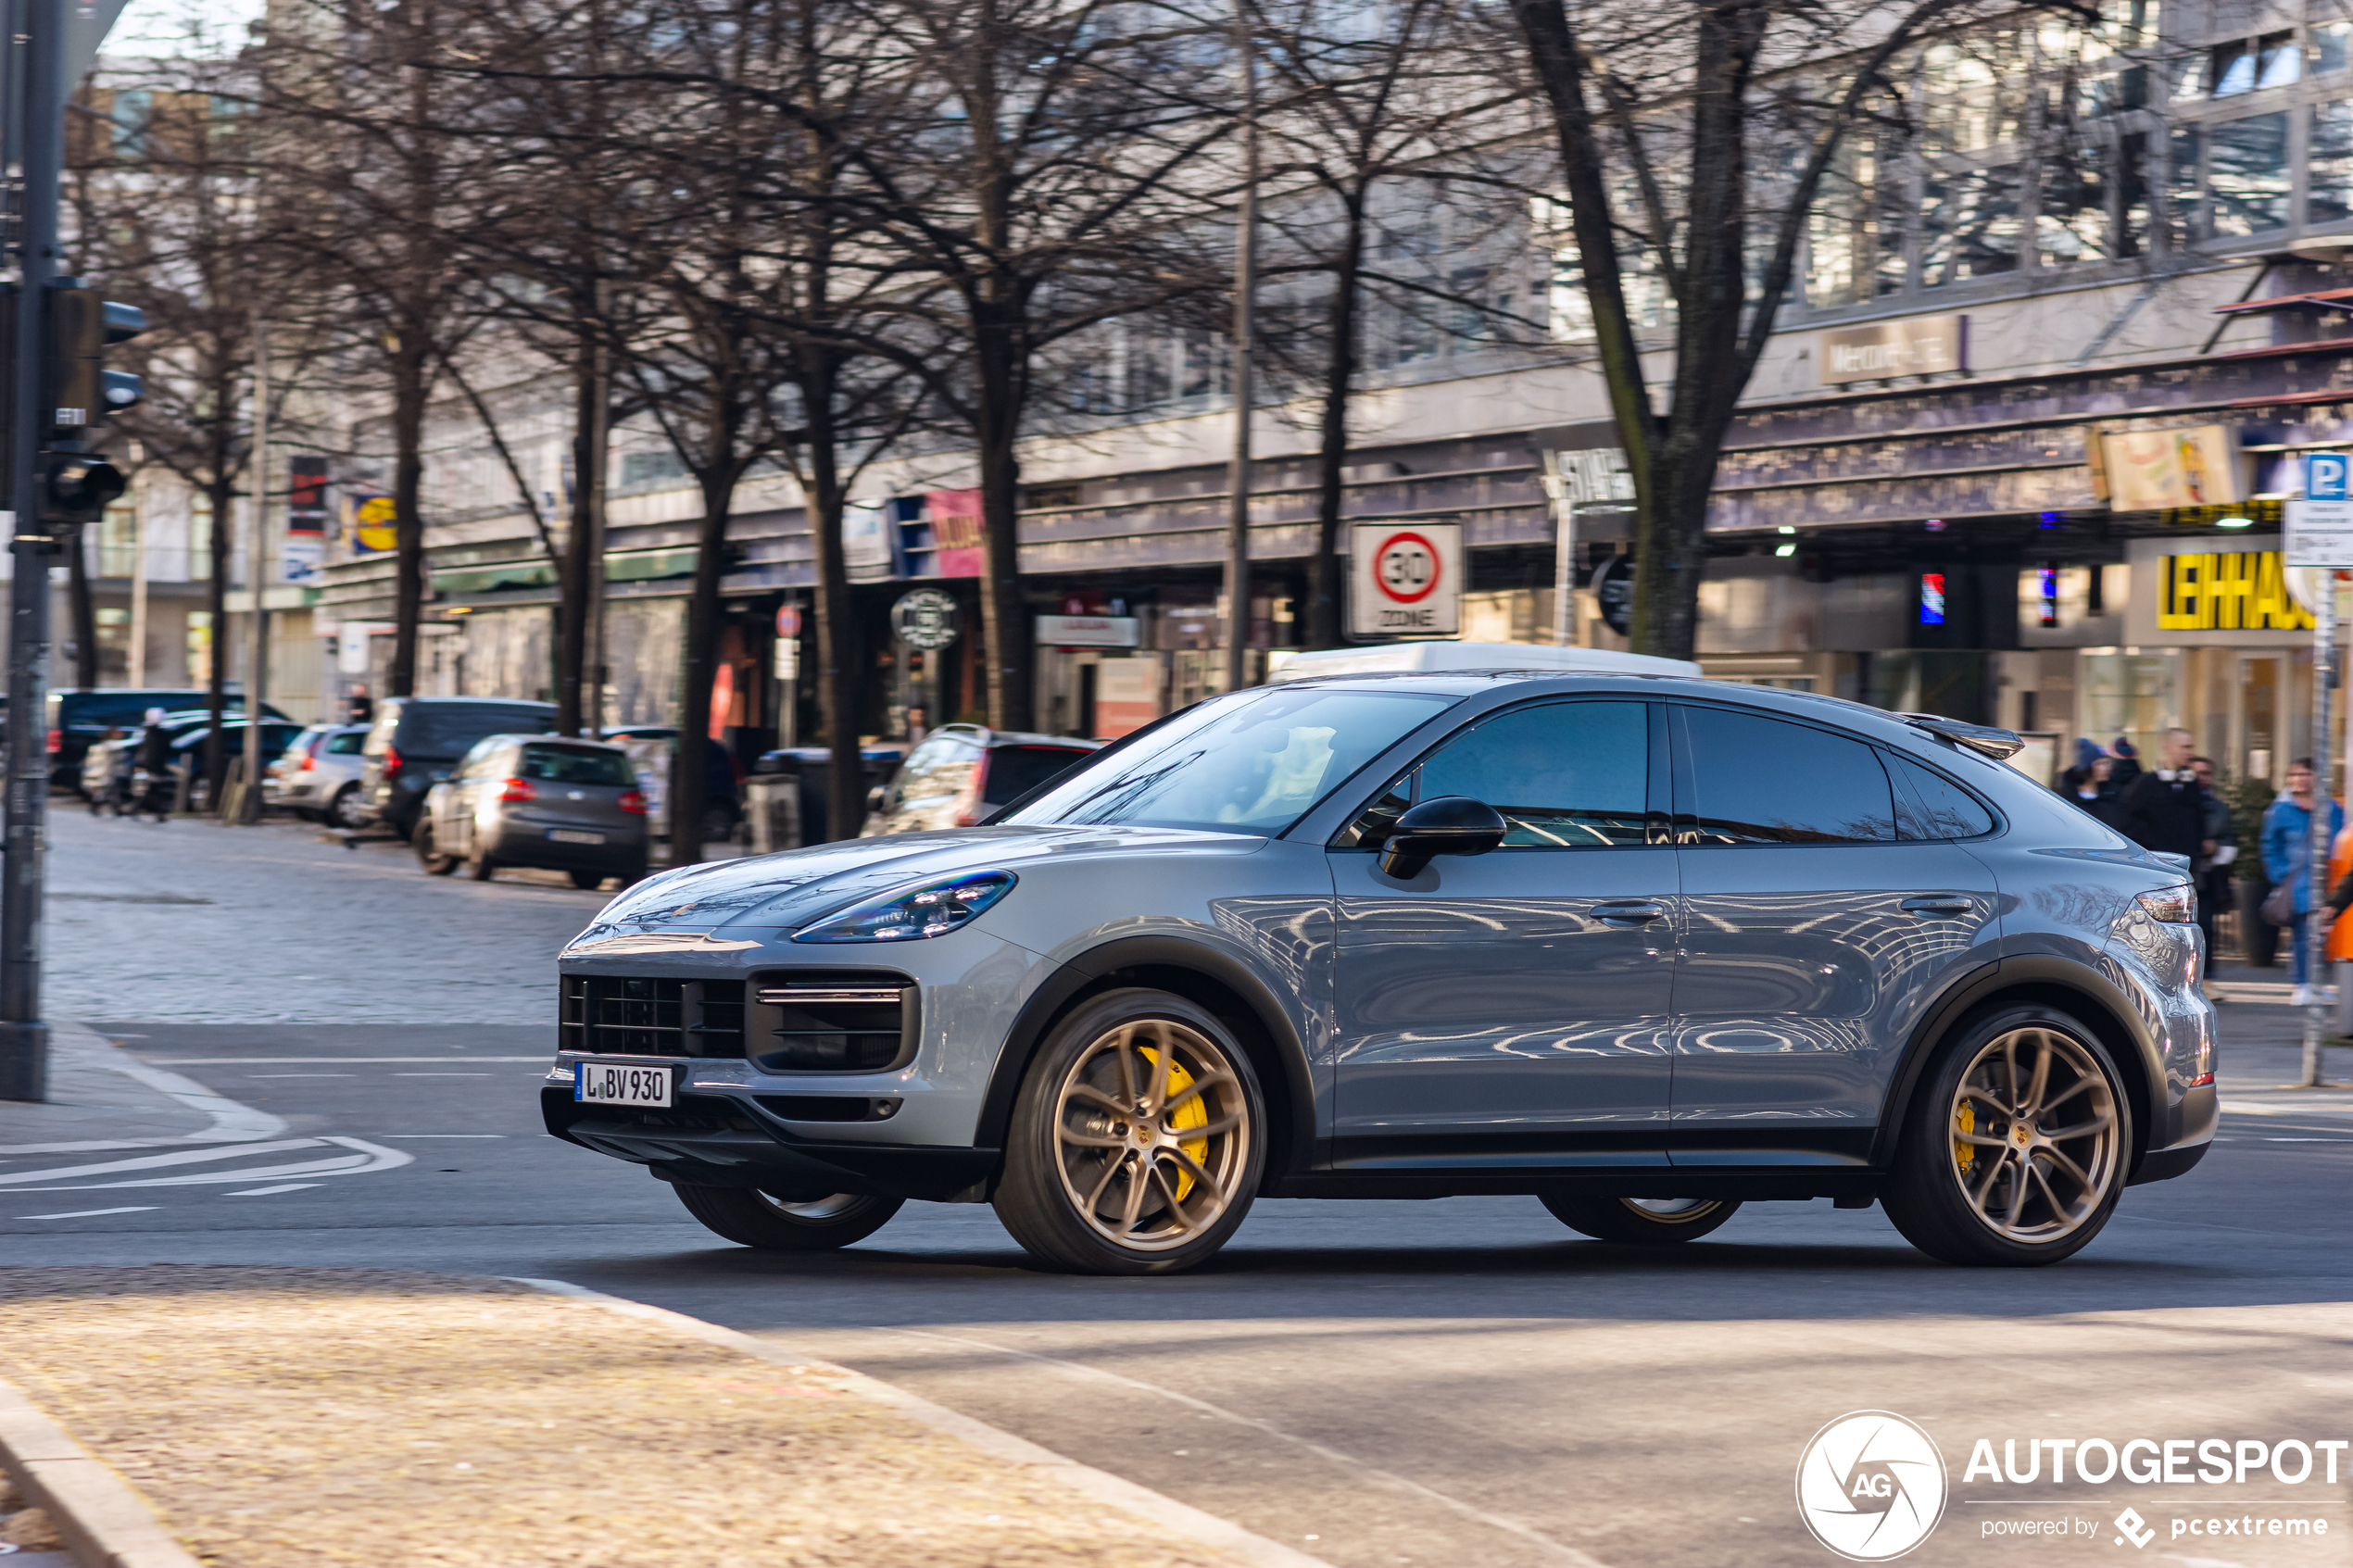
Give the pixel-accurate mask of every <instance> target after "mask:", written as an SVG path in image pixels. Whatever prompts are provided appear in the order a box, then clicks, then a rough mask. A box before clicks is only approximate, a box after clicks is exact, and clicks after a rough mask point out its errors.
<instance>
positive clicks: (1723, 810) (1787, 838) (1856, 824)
mask: <svg viewBox="0 0 2353 1568" xmlns="http://www.w3.org/2000/svg"><path fill="white" fill-rule="evenodd" d="M1683 712H1684V723H1685V725H1686V730H1685V734H1688V735H1689V736H1690V738H1691V747H1692V759H1691V760H1692V786H1693V787H1694V788H1695V789H1696V790H1697V791H1698V793H1699V800H1698V802H1697V808H1698V813H1699V824H1698V825H1699V841H1700V842H1701V843H1703V844H1877V843H1884V842H1888V841H1891V840H1893V839H1894V837H1895V803H1894V795H1893V793H1892V792H1891V790H1890V789H1889V786H1888V782H1887V770H1886V769H1884V768H1882V767H1881V766H1880V762H1879V758H1878V757H1877V755H1875V754H1874V753H1873V751H1872V749H1871V747H1870V746H1867V745H1865V744H1864V743H1863V742H1861V741H1859V740H1851V739H1848V738H1847V737H1845V736H1843V735H1834V734H1830V733H1829V732H1827V731H1824V730H1817V729H1813V728H1810V727H1808V726H1806V725H1804V724H1791V723H1785V722H1783V721H1780V720H1779V719H1768V718H1766V717H1765V716H1764V715H1762V714H1758V713H1738V712H1734V711H1731V710H1730V709H1722V708H1687V709H1684V710H1683ZM1678 809H1681V808H1680V807H1679V808H1678Z"/></svg>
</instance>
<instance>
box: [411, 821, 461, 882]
mask: <svg viewBox="0 0 2353 1568" xmlns="http://www.w3.org/2000/svg"><path fill="white" fill-rule="evenodd" d="M409 847H411V848H413V849H415V850H416V851H417V864H419V865H421V866H422V867H424V868H425V870H426V872H429V873H430V874H432V875H434V876H447V875H448V874H449V873H450V872H454V871H456V870H457V869H458V859H457V857H456V856H454V855H445V854H443V853H442V852H441V846H440V845H439V844H438V843H437V842H435V840H434V831H433V823H432V822H419V823H418V824H417V825H416V828H415V830H414V831H413V832H411V833H410V834H409Z"/></svg>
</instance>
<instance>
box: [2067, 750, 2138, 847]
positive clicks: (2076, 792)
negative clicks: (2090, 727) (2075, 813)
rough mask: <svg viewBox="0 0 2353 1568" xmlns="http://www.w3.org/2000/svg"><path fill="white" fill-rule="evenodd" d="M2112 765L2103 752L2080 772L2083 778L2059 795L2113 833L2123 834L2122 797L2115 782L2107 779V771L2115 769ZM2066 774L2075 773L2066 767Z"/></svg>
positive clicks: (2112, 760) (2113, 760) (2114, 761)
mask: <svg viewBox="0 0 2353 1568" xmlns="http://www.w3.org/2000/svg"><path fill="white" fill-rule="evenodd" d="M2115 763H2116V759H2115V758H2113V757H2110V756H2108V755H2107V754H2106V753H2105V752H2103V753H2101V754H2100V755H2099V756H2097V757H2095V758H2093V759H2092V761H2091V765H2090V766H2089V767H2088V768H2087V769H2085V770H2084V772H2083V775H2082V777H2081V778H2079V779H2077V780H2076V782H2075V783H2074V784H2072V785H2071V786H2070V787H2069V788H2068V789H2066V790H2065V791H2063V792H2062V794H2063V795H2064V797H2065V798H2067V799H2069V800H2071V801H2073V802H2074V803H2075V804H2076V805H2078V806H2080V807H2082V809H2084V810H2086V811H2088V812H2090V813H2091V814H2092V815H2093V816H2095V817H2096V818H2098V819H2099V820H2100V821H2101V822H2105V823H2107V824H2108V826H2109V827H2112V828H2114V829H2115V830H2116V831H2117V832H2119V833H2122V832H2123V831H2124V797H2123V796H2122V795H2121V794H2120V793H2119V792H2118V790H2117V787H2116V783H2115V781H2114V780H2113V779H2111V778H2109V777H2108V770H2109V769H2110V768H2111V767H2113V766H2115ZM2068 771H2069V772H2070V773H2073V772H2074V771H2075V770H2074V769H2072V768H2070V769H2069V770H2068Z"/></svg>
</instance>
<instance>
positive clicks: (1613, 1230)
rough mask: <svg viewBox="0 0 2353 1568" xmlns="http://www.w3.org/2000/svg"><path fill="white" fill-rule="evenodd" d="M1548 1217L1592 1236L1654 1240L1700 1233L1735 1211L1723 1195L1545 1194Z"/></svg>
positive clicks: (1735, 1206) (1680, 1238)
mask: <svg viewBox="0 0 2353 1568" xmlns="http://www.w3.org/2000/svg"><path fill="white" fill-rule="evenodd" d="M1542 1202H1543V1205H1544V1207H1545V1208H1547V1209H1549V1210H1552V1212H1553V1218H1554V1219H1555V1220H1558V1221H1559V1222H1560V1223H1562V1224H1564V1225H1567V1227H1568V1228H1569V1229H1570V1230H1573V1231H1575V1232H1577V1233H1578V1234H1579V1235H1580V1236H1592V1238H1593V1239H1594V1240H1595V1241H1626V1242H1636V1243H1644V1244H1650V1243H1657V1242H1664V1241H1691V1240H1693V1239H1695V1238H1697V1237H1699V1236H1705V1235H1706V1234H1707V1233H1708V1232H1710V1231H1712V1230H1714V1229H1715V1228H1716V1227H1717V1226H1718V1225H1720V1224H1722V1223H1724V1222H1725V1221H1727V1220H1729V1219H1730V1218H1731V1217H1732V1216H1733V1215H1734V1214H1735V1213H1737V1212H1738V1211H1739V1210H1740V1204H1739V1203H1737V1202H1736V1201H1734V1200H1733V1199H1731V1198H1594V1197H1592V1196H1590V1195H1588V1194H1585V1193H1547V1194H1546V1195H1545V1196H1544V1198H1542Z"/></svg>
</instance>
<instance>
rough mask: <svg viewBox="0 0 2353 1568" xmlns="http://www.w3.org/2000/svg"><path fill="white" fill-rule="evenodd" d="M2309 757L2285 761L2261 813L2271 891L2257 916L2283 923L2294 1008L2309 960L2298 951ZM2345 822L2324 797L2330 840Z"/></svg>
mask: <svg viewBox="0 0 2353 1568" xmlns="http://www.w3.org/2000/svg"><path fill="white" fill-rule="evenodd" d="M2313 783H2314V779H2313V773H2312V759H2310V758H2309V757H2299V758H2297V759H2296V760H2295V761H2293V762H2291V763H2289V764H2288V769H2287V787H2286V788H2285V789H2284V790H2282V791H2280V793H2279V796H2278V797H2277V798H2275V799H2274V800H2273V801H2272V802H2271V805H2270V806H2269V807H2267V808H2266V809H2264V812H2263V869H2264V871H2265V872H2268V873H2270V875H2271V897H2268V898H2266V899H2264V900H2263V916H2264V918H2265V919H2266V920H2269V921H2271V923H2272V924H2274V925H2278V926H2282V927H2284V928H2285V929H2286V930H2287V932H2288V933H2289V940H2290V941H2291V942H2292V943H2294V945H2295V946H2294V948H2293V953H2292V959H2291V964H2290V970H2289V977H2290V978H2291V979H2292V980H2294V981H2295V983H2296V989H2295V990H2294V991H2293V992H2292V993H2290V996H2289V1000H2290V1001H2292V1002H2293V1003H2294V1004H2295V1005H2296V1006H2297V1007H2309V1006H2310V1005H2311V1002H2312V968H2311V966H2312V959H2311V955H2310V954H2309V953H2307V952H2306V951H2305V950H2304V922H2305V919H2306V918H2307V917H2308V916H2309V914H2310V913H2311V910H2312V904H2313V897H2312V813H2313V811H2314V810H2315V809H2318V805H2319V802H2318V800H2317V798H2316V797H2315V795H2314V792H2313ZM2344 825H2345V808H2343V807H2342V806H2339V805H2338V804H2337V803H2336V802H2335V801H2334V800H2332V801H2330V802H2329V834H2330V837H2331V841H2332V842H2334V836H2335V834H2336V833H2337V830H2339V829H2340V828H2342V827H2344Z"/></svg>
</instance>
